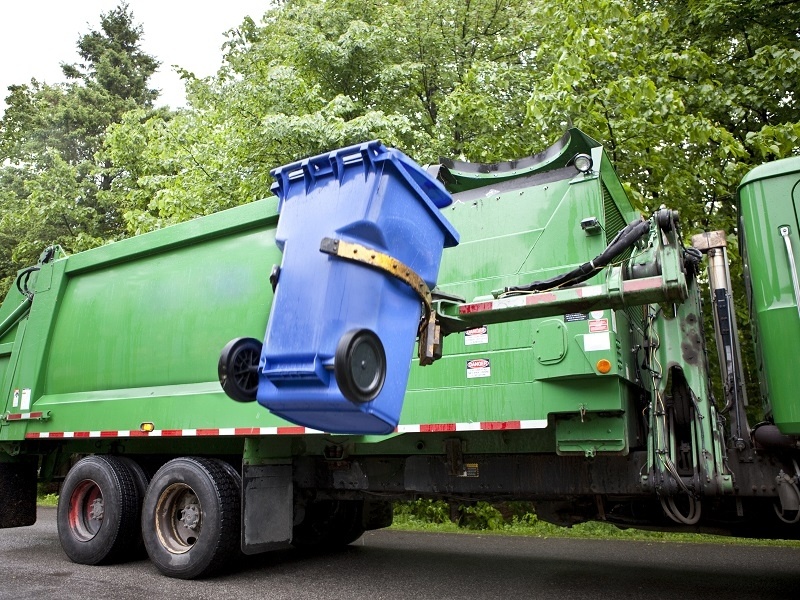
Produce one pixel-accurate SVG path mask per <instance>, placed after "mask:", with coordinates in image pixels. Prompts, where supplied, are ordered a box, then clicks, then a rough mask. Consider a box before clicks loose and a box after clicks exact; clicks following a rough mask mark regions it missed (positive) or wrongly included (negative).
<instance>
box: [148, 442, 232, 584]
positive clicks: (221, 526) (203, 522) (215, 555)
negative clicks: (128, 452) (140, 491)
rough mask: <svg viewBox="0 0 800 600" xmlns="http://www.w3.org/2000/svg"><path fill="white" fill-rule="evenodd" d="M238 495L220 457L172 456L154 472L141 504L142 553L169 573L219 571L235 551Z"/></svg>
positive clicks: (190, 575)
mask: <svg viewBox="0 0 800 600" xmlns="http://www.w3.org/2000/svg"><path fill="white" fill-rule="evenodd" d="M240 532H241V528H240V498H239V486H238V482H237V481H236V477H235V473H234V472H233V470H232V469H231V468H229V467H228V466H226V465H225V464H224V463H223V462H222V461H220V460H217V459H210V458H201V457H180V458H175V459H173V460H171V461H169V462H168V463H167V464H165V465H164V466H163V467H161V468H160V469H159V470H158V472H157V473H156V474H155V475H154V476H153V480H152V481H151V482H150V487H149V488H148V490H147V495H146V496H145V499H144V506H143V508H142V535H143V537H144V545H145V547H146V548H147V554H148V556H149V557H150V560H151V561H152V563H153V564H154V565H155V566H156V568H157V569H158V570H159V571H161V573H162V574H164V575H166V576H168V577H176V578H179V579H195V578H198V577H207V576H209V575H212V574H214V573H217V572H219V571H220V570H221V569H223V568H224V567H225V566H227V565H228V564H230V562H231V561H232V560H233V559H234V558H235V557H236V556H238V554H239V552H238V551H239V537H240Z"/></svg>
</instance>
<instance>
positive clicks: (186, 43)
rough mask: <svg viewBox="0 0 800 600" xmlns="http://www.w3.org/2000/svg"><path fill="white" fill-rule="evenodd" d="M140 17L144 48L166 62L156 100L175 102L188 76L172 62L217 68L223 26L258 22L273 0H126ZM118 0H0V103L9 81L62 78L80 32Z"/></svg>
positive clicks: (156, 83)
mask: <svg viewBox="0 0 800 600" xmlns="http://www.w3.org/2000/svg"><path fill="white" fill-rule="evenodd" d="M127 2H128V6H129V7H130V10H131V12H132V13H133V18H134V21H135V22H136V23H138V24H140V25H142V27H143V29H144V38H143V40H142V41H141V48H142V49H143V50H144V51H145V52H147V53H148V54H150V55H152V56H155V57H156V58H157V59H158V60H159V61H160V62H161V67H160V68H159V70H158V72H157V73H155V74H154V75H153V77H152V78H151V79H150V84H151V86H152V87H155V88H158V89H160V90H161V96H160V98H159V100H158V102H157V104H159V105H163V104H167V105H169V106H172V107H173V108H177V107H179V106H182V105H183V104H184V103H185V97H184V90H183V83H182V82H181V80H180V78H179V77H178V75H177V74H176V73H175V69H174V68H172V66H171V65H179V66H180V67H183V68H184V69H187V70H189V71H192V72H193V73H194V74H195V75H197V76H199V77H205V76H207V75H212V74H213V73H215V72H216V70H217V68H218V67H219V66H220V64H221V61H222V50H221V47H222V44H223V43H224V41H225V37H224V35H223V34H224V32H225V31H227V30H229V29H232V28H234V27H237V26H238V25H239V24H240V23H241V22H242V20H243V19H244V17H245V16H248V15H249V16H251V17H252V18H253V19H254V20H255V21H256V23H258V22H260V20H261V16H262V15H263V14H264V13H265V12H266V10H267V8H268V7H269V4H270V0H223V1H221V2H220V1H217V2H214V1H203V0H127ZM119 3H120V0H2V1H1V2H0V110H4V109H5V103H4V102H3V99H4V98H5V97H6V96H7V95H8V90H7V88H8V86H9V85H13V84H22V83H28V82H30V80H31V78H35V79H37V80H38V81H44V82H46V83H58V82H60V81H64V77H63V75H62V73H61V67H60V64H61V63H62V62H65V63H74V62H78V61H79V59H80V57H79V56H78V53H77V42H78V38H79V37H81V36H82V35H83V34H86V33H88V32H89V31H91V30H99V29H100V14H101V13H106V12H109V11H111V10H113V9H114V8H116V7H117V6H118V5H119Z"/></svg>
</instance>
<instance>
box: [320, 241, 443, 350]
mask: <svg viewBox="0 0 800 600" xmlns="http://www.w3.org/2000/svg"><path fill="white" fill-rule="evenodd" d="M319 251H320V252H324V253H325V254H330V255H331V256H336V257H338V258H342V259H345V260H350V261H353V262H357V263H361V264H363V265H367V266H369V267H372V268H374V269H378V270H379V271H381V272H383V273H384V274H386V275H389V276H391V277H394V278H396V279H399V280H400V281H402V282H403V283H405V284H407V285H408V286H409V287H410V288H411V289H412V290H414V292H416V294H417V295H418V296H419V297H420V299H421V300H422V304H423V315H422V319H421V320H420V324H419V329H418V330H417V335H418V336H419V364H420V366H426V365H429V364H431V363H433V361H435V360H436V359H438V358H441V357H442V334H441V327H440V326H439V323H438V321H437V318H436V312H435V311H434V310H433V306H432V302H433V299H432V297H431V290H430V288H429V287H428V284H427V283H425V281H424V280H423V279H422V277H420V276H419V275H418V274H417V273H416V272H414V270H413V269H411V268H410V267H408V266H407V265H405V264H404V263H402V262H400V261H399V260H397V259H395V258H392V257H391V256H389V255H388V254H384V253H383V252H379V251H378V250H375V249H373V248H368V247H366V246H363V245H361V244H356V243H353V242H346V241H344V240H337V239H333V238H327V237H326V238H322V241H321V242H320V245H319Z"/></svg>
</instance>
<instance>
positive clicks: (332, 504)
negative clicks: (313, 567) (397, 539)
mask: <svg viewBox="0 0 800 600" xmlns="http://www.w3.org/2000/svg"><path fill="white" fill-rule="evenodd" d="M363 506H364V503H363V502H362V501H359V500H319V501H316V502H309V503H308V504H307V505H306V508H305V511H306V513H305V516H304V517H303V520H302V521H301V522H300V524H299V525H296V526H295V527H294V530H293V531H292V545H293V546H294V547H295V548H301V549H305V550H331V549H334V548H339V547H341V546H346V545H347V544H351V543H353V542H355V541H356V540H357V539H358V538H360V537H361V536H362V535H363V534H364V526H363V524H362V514H363Z"/></svg>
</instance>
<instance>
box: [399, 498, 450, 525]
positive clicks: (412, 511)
mask: <svg viewBox="0 0 800 600" xmlns="http://www.w3.org/2000/svg"><path fill="white" fill-rule="evenodd" d="M394 516H395V519H399V520H401V521H404V522H414V521H416V522H419V523H449V522H450V509H449V507H448V505H447V503H446V502H443V501H441V500H430V499H425V498H419V499H417V500H412V501H410V502H397V503H395V505H394Z"/></svg>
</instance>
